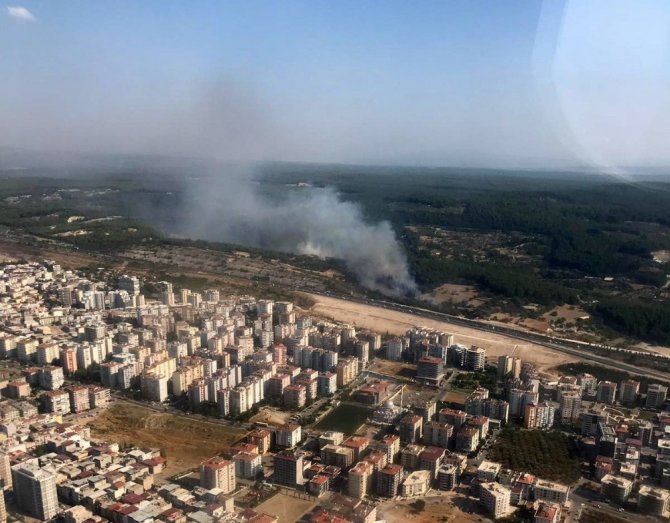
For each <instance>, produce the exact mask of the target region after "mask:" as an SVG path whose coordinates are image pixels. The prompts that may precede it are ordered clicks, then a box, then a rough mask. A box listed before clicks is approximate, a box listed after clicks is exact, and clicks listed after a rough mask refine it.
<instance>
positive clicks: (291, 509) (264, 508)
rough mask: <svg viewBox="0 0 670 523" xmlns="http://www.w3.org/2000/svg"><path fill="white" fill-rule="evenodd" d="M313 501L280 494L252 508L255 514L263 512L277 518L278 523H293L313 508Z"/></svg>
mask: <svg viewBox="0 0 670 523" xmlns="http://www.w3.org/2000/svg"><path fill="white" fill-rule="evenodd" d="M314 505H315V503H314V501H311V500H307V499H300V498H297V497H295V496H291V495H290V494H285V493H284V492H280V493H279V494H276V495H274V496H272V497H271V498H270V499H268V500H267V501H264V502H263V503H261V504H260V505H258V506H257V507H255V508H254V510H255V511H256V512H261V513H262V512H265V513H266V514H272V515H273V516H276V517H277V518H279V523H294V522H295V521H298V520H299V519H300V516H302V515H303V514H304V513H305V512H307V511H308V510H311V509H312V508H313V507H314Z"/></svg>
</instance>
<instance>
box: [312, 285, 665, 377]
mask: <svg viewBox="0 0 670 523" xmlns="http://www.w3.org/2000/svg"><path fill="white" fill-rule="evenodd" d="M307 292H310V293H311V294H317V295H320V296H324V297H326V298H336V299H339V300H343V301H350V302H355V303H360V304H363V305H370V306H374V307H379V308H382V309H391V310H395V311H397V312H404V313H407V314H412V315H414V316H419V317H423V318H428V319H432V320H437V321H442V322H445V323H451V324H454V325H460V326H462V327H468V328H471V329H476V330H479V331H484V332H489V333H495V334H500V335H502V336H506V337H508V338H512V339H515V340H520V341H526V342H530V343H535V344H537V345H541V346H543V347H546V348H547V349H551V350H554V351H557V352H562V353H565V354H570V355H571V356H576V357H578V358H580V359H582V360H586V361H592V362H594V363H598V364H600V365H603V366H605V367H609V368H611V369H617V370H621V371H624V372H628V373H630V374H635V375H638V376H644V377H648V378H655V379H658V380H661V381H665V382H670V373H668V372H664V371H660V370H655V369H652V368H648V367H637V366H636V365H631V364H630V363H625V362H623V361H618V360H615V359H612V358H609V357H607V356H602V355H599V354H594V353H593V352H591V351H590V348H591V347H593V346H591V345H590V344H588V343H583V342H577V341H568V340H560V339H558V338H553V337H551V336H546V335H543V334H538V333H533V332H527V331H521V330H518V329H511V328H509V327H503V326H500V325H492V324H490V323H487V322H484V321H481V320H471V319H469V318H464V317H461V316H453V315H450V314H445V313H442V312H435V311H431V310H429V309H423V308H420V307H414V306H411V305H403V304H400V303H394V302H390V301H386V300H376V299H372V298H357V297H354V296H346V295H339V294H335V293H320V292H314V291H307ZM620 351H621V352H630V353H638V352H640V351H632V350H624V349H621V350H620ZM664 359H665V358H664Z"/></svg>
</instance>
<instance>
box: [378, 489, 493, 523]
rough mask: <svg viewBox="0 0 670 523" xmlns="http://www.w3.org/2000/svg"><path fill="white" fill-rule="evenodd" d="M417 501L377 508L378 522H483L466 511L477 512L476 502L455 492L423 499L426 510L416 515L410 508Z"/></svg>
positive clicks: (405, 501) (389, 502)
mask: <svg viewBox="0 0 670 523" xmlns="http://www.w3.org/2000/svg"><path fill="white" fill-rule="evenodd" d="M416 499H419V498H415V499H409V500H403V501H388V502H386V503H382V504H381V505H379V506H378V507H377V520H384V521H386V522H387V523H405V522H406V521H411V522H413V523H447V522H449V523H461V522H464V523H468V522H475V521H481V520H482V517H481V515H478V514H476V513H475V514H470V513H468V512H465V511H464V510H461V509H465V510H473V511H475V510H477V511H478V507H477V506H476V503H475V502H474V501H471V500H469V499H467V498H465V497H463V496H457V495H456V494H454V493H453V492H450V493H444V494H442V495H440V496H437V497H429V498H423V499H424V501H425V502H426V506H425V509H424V510H423V511H421V512H420V513H416V511H413V510H412V508H411V507H410V506H409V505H410V504H411V503H413V502H414V501H416Z"/></svg>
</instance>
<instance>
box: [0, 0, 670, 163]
mask: <svg viewBox="0 0 670 523" xmlns="http://www.w3.org/2000/svg"><path fill="white" fill-rule="evenodd" d="M16 7H23V8H24V9H25V10H27V12H28V13H29V14H28V15H26V14H25V11H22V10H21V11H17V10H16V9H11V10H10V9H9V8H16ZM29 15H32V17H34V19H32V20H31V19H30V16H29ZM669 35H670V3H668V2H665V1H658V2H652V1H648V2H647V1H644V0H640V1H635V2H633V1H626V2H624V1H618V0H602V1H591V0H567V1H561V0H547V1H546V2H542V1H530V0H529V1H514V0H510V1H506V2H496V1H493V2H492V1H483V2H479V1H474V0H463V1H460V2H452V1H444V0H441V1H433V2H428V1H411V2H410V1H404V2H399V1H390V0H387V1H381V0H380V1H361V0H358V1H343V0H338V1H330V2H322V1H304V2H297V1H282V2H270V1H264V2H260V1H249V0H246V1H240V2H232V1H230V2H228V1H209V2H206V1H186V0H184V1H180V2H176V1H170V0H161V1H150V0H142V1H140V0H137V1H134V2H132V1H120V0H114V1H102V0H100V1H94V0H44V1H32V0H9V1H7V0H0V145H9V146H21V147H34V148H39V149H45V148H46V149H54V150H62V149H66V150H71V151H86V152H90V151H94V152H124V153H170V154H189V155H191V154H193V155H212V156H217V157H220V158H225V159H281V160H303V161H323V162H362V163H388V164H393V163H402V164H423V165H485V166H494V165H499V166H503V167H506V166H513V165H520V166H547V167H552V166H556V165H575V164H593V165H599V166H604V167H611V166H613V165H631V164H636V165H639V164H669V165H670V148H668V147H667V143H668V139H670V95H669V94H668V93H670V90H669V89H668V87H670V86H669V85H668V84H669V78H668V75H669V73H670V63H669V56H668V49H669V44H670V39H669V38H670V36H669Z"/></svg>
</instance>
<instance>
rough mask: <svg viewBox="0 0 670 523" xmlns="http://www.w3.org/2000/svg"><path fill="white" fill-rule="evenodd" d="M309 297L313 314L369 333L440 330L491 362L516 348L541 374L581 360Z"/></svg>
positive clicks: (352, 304) (447, 325)
mask: <svg viewBox="0 0 670 523" xmlns="http://www.w3.org/2000/svg"><path fill="white" fill-rule="evenodd" d="M309 297H310V299H312V300H314V303H315V304H314V305H313V306H312V308H311V310H310V312H311V313H312V314H315V315H319V316H323V317H326V318H332V319H334V320H337V321H342V322H345V323H349V324H351V325H355V326H356V327H359V328H366V329H370V330H373V331H376V332H380V333H382V334H384V333H386V332H388V333H390V334H404V333H405V332H406V331H407V329H409V328H411V327H416V326H422V327H428V328H431V329H438V330H441V331H444V332H449V333H451V334H453V335H454V337H455V341H456V343H462V344H464V345H477V346H479V347H482V348H484V349H486V351H487V352H486V355H487V357H488V358H489V360H491V359H493V358H497V357H498V356H501V355H503V354H511V353H512V351H513V350H514V347H515V346H516V347H517V349H516V353H515V355H516V356H518V357H520V358H521V359H522V360H525V361H529V362H532V363H534V364H535V365H536V366H537V367H538V370H543V371H547V370H549V369H550V368H552V367H555V366H556V365H560V364H561V363H569V362H571V361H578V358H575V357H572V356H570V355H567V354H562V353H560V352H554V351H551V350H549V349H547V348H545V347H542V346H541V345H536V344H534V343H531V342H522V341H519V340H515V339H513V338H508V337H507V336H504V335H502V334H494V333H488V332H482V331H478V330H475V329H470V328H468V327H462V326H460V325H453V324H450V323H445V322H442V321H437V320H431V319H428V318H423V317H420V316H415V315H412V314H408V313H405V312H398V311H394V310H389V309H384V308H381V307H375V306H372V305H365V304H361V303H355V302H350V301H346V300H340V299H337V298H332V297H327V296H320V295H317V294H309Z"/></svg>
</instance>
